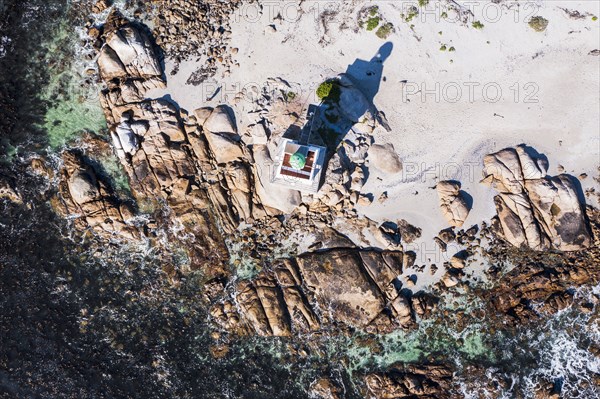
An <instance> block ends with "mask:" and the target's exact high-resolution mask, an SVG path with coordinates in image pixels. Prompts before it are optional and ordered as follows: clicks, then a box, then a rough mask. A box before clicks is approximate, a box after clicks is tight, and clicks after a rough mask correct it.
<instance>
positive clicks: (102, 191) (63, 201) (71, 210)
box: [52, 151, 142, 239]
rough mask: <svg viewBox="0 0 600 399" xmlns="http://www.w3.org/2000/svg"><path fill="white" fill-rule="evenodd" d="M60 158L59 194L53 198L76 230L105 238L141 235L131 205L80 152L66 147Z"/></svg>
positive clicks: (130, 237) (59, 209) (137, 236)
mask: <svg viewBox="0 0 600 399" xmlns="http://www.w3.org/2000/svg"><path fill="white" fill-rule="evenodd" d="M62 158H63V168H62V170H61V173H60V183H59V186H58V195H57V196H56V197H54V198H53V199H52V204H53V206H54V209H55V210H56V211H58V212H59V213H60V214H62V215H63V216H64V217H67V218H69V219H70V220H71V221H72V223H73V224H74V225H75V227H76V229H77V230H78V231H81V232H86V231H91V232H93V233H94V234H96V235H99V236H101V237H104V238H127V239H139V238H141V237H142V233H141V230H140V228H138V227H137V226H136V225H135V224H134V223H133V218H134V215H135V212H134V209H133V208H132V207H131V205H130V204H129V203H127V202H123V201H121V200H120V199H119V198H118V197H117V196H116V195H115V194H114V193H113V192H112V190H111V188H110V185H109V184H108V183H107V182H106V181H104V179H102V178H101V177H100V176H98V175H97V174H96V172H95V171H94V169H93V168H92V167H91V166H90V165H89V164H88V163H86V161H85V159H84V158H83V156H81V155H80V154H79V153H77V152H72V151H66V152H64V153H63V157H62Z"/></svg>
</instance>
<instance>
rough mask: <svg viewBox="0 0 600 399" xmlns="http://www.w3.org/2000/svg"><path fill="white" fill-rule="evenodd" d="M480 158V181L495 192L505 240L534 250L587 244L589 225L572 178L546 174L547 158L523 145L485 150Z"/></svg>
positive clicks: (588, 241) (563, 175) (568, 249)
mask: <svg viewBox="0 0 600 399" xmlns="http://www.w3.org/2000/svg"><path fill="white" fill-rule="evenodd" d="M483 162H484V171H483V173H484V176H485V178H484V180H483V182H484V183H487V184H490V185H491V186H492V187H494V188H495V189H496V190H498V191H499V192H500V194H498V195H497V196H496V197H495V203H496V209H497V211H498V217H499V219H500V224H501V226H502V234H503V236H504V238H505V239H506V240H507V241H508V242H510V243H511V244H512V245H514V246H516V247H529V248H531V249H534V250H539V251H542V250H547V249H550V248H555V249H559V250H563V251H574V250H578V249H582V248H586V247H589V245H590V242H591V236H590V231H589V226H588V222H587V220H586V218H585V212H584V204H583V203H582V202H581V200H580V196H579V193H578V186H577V183H576V182H575V179H574V178H572V177H571V176H569V175H565V174H562V175H558V176H555V177H549V176H547V167H548V166H547V162H545V160H544V158H543V157H541V156H538V155H537V154H536V153H535V152H534V151H533V150H532V149H529V148H528V147H526V146H524V145H520V146H517V147H516V148H506V149H503V150H501V151H499V152H497V153H494V154H490V155H487V156H486V157H485V158H484V161H483Z"/></svg>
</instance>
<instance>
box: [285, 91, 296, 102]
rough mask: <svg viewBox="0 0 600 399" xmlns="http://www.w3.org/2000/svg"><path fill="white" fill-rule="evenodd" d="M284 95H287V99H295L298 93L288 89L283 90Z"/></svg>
mask: <svg viewBox="0 0 600 399" xmlns="http://www.w3.org/2000/svg"><path fill="white" fill-rule="evenodd" d="M282 93H283V96H284V97H285V100H286V101H288V102H289V101H294V99H295V98H296V93H294V92H293V91H288V92H285V91H283V90H282Z"/></svg>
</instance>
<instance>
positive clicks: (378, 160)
mask: <svg viewBox="0 0 600 399" xmlns="http://www.w3.org/2000/svg"><path fill="white" fill-rule="evenodd" d="M368 159H369V166H374V167H376V168H377V169H379V170H380V171H382V172H385V173H389V174H395V173H400V172H401V171H402V162H401V161H400V157H399V156H398V153H397V152H396V150H395V149H394V145H393V144H373V145H372V146H371V147H369V158H368Z"/></svg>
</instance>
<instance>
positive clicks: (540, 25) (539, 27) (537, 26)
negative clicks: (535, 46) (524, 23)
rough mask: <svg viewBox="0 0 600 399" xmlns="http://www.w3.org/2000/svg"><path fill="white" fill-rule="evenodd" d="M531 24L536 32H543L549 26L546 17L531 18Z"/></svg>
mask: <svg viewBox="0 0 600 399" xmlns="http://www.w3.org/2000/svg"><path fill="white" fill-rule="evenodd" d="M529 26H530V27H531V29H533V30H534V31H536V32H543V31H545V30H546V28H547V27H548V20H547V19H546V18H544V17H540V16H537V17H533V18H531V19H530V20H529Z"/></svg>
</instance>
